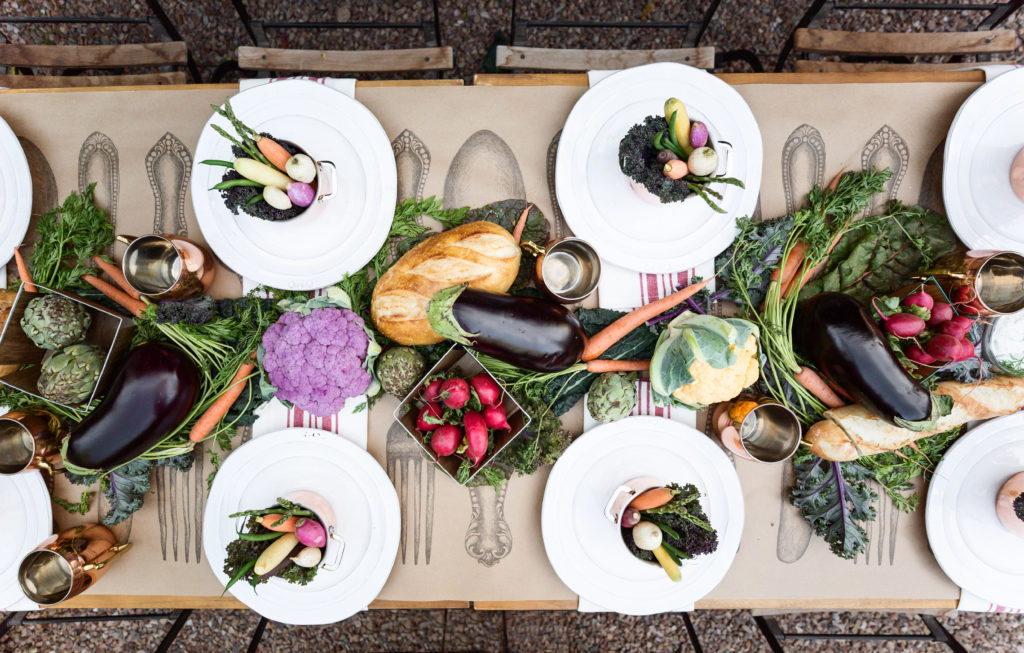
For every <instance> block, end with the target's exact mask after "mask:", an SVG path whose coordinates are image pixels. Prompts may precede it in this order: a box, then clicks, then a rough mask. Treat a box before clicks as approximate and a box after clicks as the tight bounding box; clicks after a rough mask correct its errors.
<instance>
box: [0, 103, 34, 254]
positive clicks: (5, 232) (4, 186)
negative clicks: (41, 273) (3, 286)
mask: <svg viewBox="0 0 1024 653" xmlns="http://www.w3.org/2000/svg"><path fill="white" fill-rule="evenodd" d="M30 217H32V175H31V174H29V170H28V160H27V159H26V158H25V151H24V150H23V149H21V143H19V142H18V137H17V136H15V135H14V132H13V131H11V128H10V127H8V126H7V123H6V122H4V120H3V118H0V265H3V264H5V263H7V261H9V260H10V259H11V257H12V256H14V246H15V245H17V244H19V243H21V241H22V240H24V239H25V232H26V231H28V221H29V218H30Z"/></svg>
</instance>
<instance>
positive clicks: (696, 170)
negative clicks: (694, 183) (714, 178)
mask: <svg viewBox="0 0 1024 653" xmlns="http://www.w3.org/2000/svg"><path fill="white" fill-rule="evenodd" d="M686 163H687V165H688V166H689V168H690V173H691V174H694V175H697V176H698V177H704V176H706V175H710V174H712V173H714V172H715V168H717V167H718V155H717V154H715V151H714V150H712V149H711V148H710V147H707V146H705V147H698V148H697V149H696V150H694V151H693V153H692V154H691V155H690V157H689V158H688V159H687V160H686Z"/></svg>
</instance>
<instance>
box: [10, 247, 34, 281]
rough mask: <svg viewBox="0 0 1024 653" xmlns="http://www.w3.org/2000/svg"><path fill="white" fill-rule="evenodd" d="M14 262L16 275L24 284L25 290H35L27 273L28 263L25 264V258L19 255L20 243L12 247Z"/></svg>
mask: <svg viewBox="0 0 1024 653" xmlns="http://www.w3.org/2000/svg"><path fill="white" fill-rule="evenodd" d="M14 263H15V264H16V265H17V266H18V276H19V277H21V281H22V282H23V283H24V284H25V292H35V291H36V287H35V286H33V285H32V277H30V276H29V274H28V265H26V264H25V259H24V258H23V257H22V255H21V245H18V246H17V247H15V248H14Z"/></svg>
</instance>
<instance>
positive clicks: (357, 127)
mask: <svg viewBox="0 0 1024 653" xmlns="http://www.w3.org/2000/svg"><path fill="white" fill-rule="evenodd" d="M231 108H232V109H234V112H235V116H236V117H237V118H238V119H239V120H241V121H242V122H243V123H245V124H246V125H248V126H249V127H251V128H253V129H255V130H256V131H257V132H267V133H270V134H273V135H274V136H275V137H277V138H278V139H281V140H287V141H291V142H292V143H295V144H296V145H298V146H299V147H301V148H303V149H304V150H306V152H307V153H308V154H309V155H310V156H311V157H313V159H315V160H317V161H325V160H326V161H331V162H333V163H334V165H335V166H336V167H337V176H336V180H337V188H336V194H335V197H333V198H332V199H329V200H327V201H326V202H324V203H316V202H315V203H314V204H313V205H312V206H311V207H310V208H309V209H308V210H307V212H306V213H304V214H302V215H300V216H299V217H297V218H294V219H292V220H285V221H281V222H270V221H267V220H260V219H259V218H254V217H252V216H249V215H246V214H245V213H243V212H242V211H239V213H238V215H234V214H232V213H231V211H230V210H228V208H227V207H226V206H225V205H224V201H223V199H222V198H221V195H220V192H219V191H211V190H209V189H210V188H211V187H212V186H213V185H215V184H216V183H218V182H219V181H220V180H221V177H222V176H223V174H224V168H222V167H220V166H211V165H204V164H202V163H200V162H201V161H203V160H205V159H221V160H232V159H233V158H234V157H233V155H232V154H231V143H230V142H229V141H228V140H227V139H225V138H224V137H223V136H220V135H219V134H217V133H216V132H215V131H214V130H213V128H212V125H218V126H220V127H222V128H223V129H224V130H225V131H227V132H228V133H229V134H232V135H233V134H234V133H235V132H234V129H233V128H232V127H231V126H230V124H229V123H228V121H227V119H225V118H223V117H221V116H220V115H217V114H214V115H213V116H212V117H211V118H210V120H209V121H208V122H207V123H206V126H205V127H203V131H202V133H201V134H200V136H199V143H198V145H196V156H195V163H194V164H193V166H192V205H193V206H194V207H195V212H196V220H198V222H199V227H200V229H202V231H203V236H204V237H205V238H206V241H207V242H208V243H209V245H210V247H211V249H213V251H214V253H215V254H216V255H217V256H218V257H220V259H221V261H223V262H224V264H225V265H227V266H228V267H229V268H231V269H232V270H234V271H235V272H238V273H239V274H241V275H242V276H244V277H247V278H249V279H252V280H254V281H257V282H259V283H262V284H265V285H268V286H272V287H274V288H284V289H288V290H313V289H316V288H322V287H324V286H329V285H331V284H333V283H335V282H337V281H340V280H341V279H342V278H343V277H344V276H345V275H346V274H349V273H352V272H355V271H357V270H359V269H360V268H362V267H363V266H364V265H366V264H367V263H368V262H369V261H370V259H371V258H373V256H374V254H376V253H377V251H378V250H379V249H380V247H381V245H383V244H384V241H385V240H386V239H387V235H388V231H389V230H390V229H391V222H392V219H393V217H394V213H395V198H396V197H397V193H398V173H397V171H396V168H395V157H394V154H393V153H392V151H391V142H390V141H389V140H388V137H387V134H386V133H385V132H384V128H383V127H381V125H380V123H379V122H378V121H377V119H376V118H375V117H374V115H373V114H372V113H371V112H370V110H369V109H367V108H366V107H365V106H363V105H362V104H360V103H359V102H357V101H356V100H354V99H352V98H350V97H348V96H347V95H345V94H344V93H341V92H339V91H336V90H334V89H331V88H328V87H326V86H324V85H322V84H317V83H315V82H310V81H307V80H297V79H296V80H286V81H282V82H277V83H274V84H263V85H261V86H257V87H255V88H251V89H249V90H246V91H242V92H241V93H239V94H238V95H235V96H234V97H232V98H231ZM324 176H327V177H329V176H330V175H329V174H326V175H324ZM329 181H330V180H329V179H328V180H327V182H326V183H325V181H324V180H321V182H320V184H321V186H320V189H319V190H320V191H326V190H328V189H327V188H326V186H328V185H329Z"/></svg>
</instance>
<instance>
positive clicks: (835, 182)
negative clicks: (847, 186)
mask: <svg viewBox="0 0 1024 653" xmlns="http://www.w3.org/2000/svg"><path fill="white" fill-rule="evenodd" d="M844 172H846V166H843V167H842V168H840V169H839V172H838V173H836V176H835V177H832V181H830V182H828V189H829V190H835V189H836V187H837V186H839V178H840V177H842V176H843V173H844Z"/></svg>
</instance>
